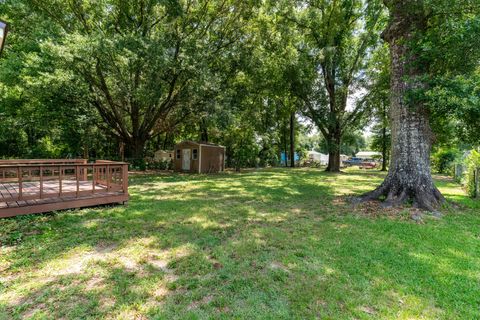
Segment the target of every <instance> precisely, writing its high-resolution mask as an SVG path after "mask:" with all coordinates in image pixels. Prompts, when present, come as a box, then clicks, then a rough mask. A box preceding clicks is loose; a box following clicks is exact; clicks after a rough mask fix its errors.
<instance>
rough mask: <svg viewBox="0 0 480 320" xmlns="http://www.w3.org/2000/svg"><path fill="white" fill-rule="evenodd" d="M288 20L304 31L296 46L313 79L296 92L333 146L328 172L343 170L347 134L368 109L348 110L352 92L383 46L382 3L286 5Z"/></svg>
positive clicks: (359, 105)
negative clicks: (372, 56)
mask: <svg viewBox="0 0 480 320" xmlns="http://www.w3.org/2000/svg"><path fill="white" fill-rule="evenodd" d="M283 4H284V6H283V8H284V9H283V10H284V11H283V13H282V14H283V16H284V18H285V19H286V21H288V23H290V24H291V25H292V26H293V27H295V28H297V29H298V30H299V33H300V34H301V37H299V42H298V44H297V49H298V52H299V54H300V55H302V56H304V61H305V64H304V66H306V65H308V66H309V68H310V71H309V72H308V75H309V76H310V81H309V82H305V88H304V89H303V90H297V92H295V94H296V95H298V97H299V98H301V99H302V100H303V101H304V105H305V111H304V115H305V116H307V117H309V118H310V119H311V120H312V121H313V122H314V123H315V124H316V126H317V127H318V129H319V131H320V132H321V133H322V134H323V136H324V137H325V140H326V141H327V144H328V153H329V164H328V167H327V171H332V172H338V171H340V146H341V140H342V137H343V135H344V134H345V133H346V132H347V131H348V130H351V129H353V127H355V125H357V124H358V121H359V120H360V119H361V118H362V116H363V113H364V111H365V110H364V109H363V108H362V107H363V106H365V105H362V104H358V105H356V106H354V107H353V108H349V107H348V101H349V98H350V97H351V93H352V90H354V89H355V90H357V91H358V89H359V87H360V86H361V85H362V81H363V75H362V70H364V68H365V67H366V61H367V60H368V57H369V54H370V53H371V51H372V50H374V48H375V47H376V46H377V44H378V43H379V37H378V34H379V32H376V31H377V30H380V28H381V25H382V23H381V21H382V13H383V8H382V6H381V3H380V2H379V1H368V2H365V1H361V0H358V1H351V0H348V1H347V0H345V1H327V0H324V1H293V2H291V1H286V2H284V3H283Z"/></svg>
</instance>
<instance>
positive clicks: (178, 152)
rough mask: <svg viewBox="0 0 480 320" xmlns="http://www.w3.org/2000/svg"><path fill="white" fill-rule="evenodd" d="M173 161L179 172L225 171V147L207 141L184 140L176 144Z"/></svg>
mask: <svg viewBox="0 0 480 320" xmlns="http://www.w3.org/2000/svg"><path fill="white" fill-rule="evenodd" d="M173 163H174V169H175V171H177V172H195V173H214V172H223V171H224V170H225V147H223V146H219V145H216V144H212V143H206V142H194V141H183V142H180V143H178V144H177V145H175V159H174V161H173Z"/></svg>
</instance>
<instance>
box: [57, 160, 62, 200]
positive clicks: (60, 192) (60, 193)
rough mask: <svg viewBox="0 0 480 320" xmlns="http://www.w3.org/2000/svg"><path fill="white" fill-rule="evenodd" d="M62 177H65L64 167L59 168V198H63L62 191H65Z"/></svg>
mask: <svg viewBox="0 0 480 320" xmlns="http://www.w3.org/2000/svg"><path fill="white" fill-rule="evenodd" d="M62 176H63V169H62V166H58V196H59V197H60V198H61V197H62V191H63V190H62V189H63V181H62Z"/></svg>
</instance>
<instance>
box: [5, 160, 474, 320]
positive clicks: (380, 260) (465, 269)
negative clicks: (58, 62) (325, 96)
mask: <svg viewBox="0 0 480 320" xmlns="http://www.w3.org/2000/svg"><path fill="white" fill-rule="evenodd" d="M382 176H383V174H382V173H377V172H369V173H359V172H356V171H355V172H347V173H346V174H342V175H339V176H335V175H329V174H326V173H324V172H321V171H320V170H293V171H291V170H286V169H282V170H267V171H258V172H248V173H242V174H240V175H238V174H225V175H221V174H220V175H213V176H206V175H172V176H162V177H135V178H134V179H133V180H134V181H132V182H133V183H132V187H131V194H132V198H131V201H130V204H129V206H128V207H126V208H124V207H115V208H98V209H86V210H80V211H73V212H65V213H60V214H58V215H53V216H43V217H41V216H36V217H28V218H15V219H11V220H10V221H11V224H13V226H9V227H8V228H7V226H6V225H7V223H3V222H2V223H3V224H2V225H0V227H3V228H4V229H3V230H17V231H20V232H23V231H24V232H25V233H29V232H31V231H36V232H37V233H33V234H28V235H24V237H23V239H22V240H21V241H20V242H18V243H16V244H15V242H12V243H11V244H10V245H9V246H8V249H5V251H4V252H2V255H3V258H2V260H1V261H2V265H0V267H1V266H3V268H2V269H0V270H2V272H4V273H7V274H8V276H9V277H10V279H9V280H7V281H2V283H3V286H2V287H0V289H1V290H2V291H3V292H4V293H3V296H2V293H0V304H1V306H0V314H2V313H3V314H6V315H8V318H20V317H21V316H25V315H29V314H30V315H32V314H33V313H32V312H34V311H35V310H36V311H38V312H40V313H42V312H43V314H44V315H46V316H48V317H51V318H59V317H67V318H75V317H76V318H85V317H104V316H110V317H126V318H131V317H133V316H146V317H152V318H161V319H162V318H165V319H174V318H179V319H183V318H244V319H253V318H258V319H266V318H271V319H274V318H275V319H292V318H298V319H301V318H315V317H327V318H328V317H330V318H335V319H342V318H343V319H350V318H352V317H356V318H392V319H394V318H397V317H399V315H402V316H405V317H421V316H423V317H424V318H427V319H430V318H431V319H436V318H445V319H453V318H459V319H460V318H462V317H463V318H465V317H466V318H468V317H470V316H474V315H475V313H474V312H475V306H476V303H477V306H478V298H476V297H477V296H478V295H477V294H478V293H479V292H478V289H479V288H478V281H477V282H475V279H476V277H478V271H475V270H479V269H480V268H479V267H480V266H479V259H478V256H476V255H474V254H473V253H474V252H477V251H478V250H477V249H478V239H475V236H476V235H475V230H474V227H470V226H468V225H467V223H468V221H477V222H478V219H476V220H475V218H472V217H471V215H469V214H464V215H463V216H462V218H461V219H463V220H461V221H458V220H455V217H453V216H452V217H450V216H448V217H446V218H445V219H444V220H441V221H432V222H431V223H429V224H427V225H416V224H413V223H409V222H403V221H396V220H389V219H374V220H372V219H368V218H365V217H361V216H357V215H351V214H348V213H349V210H350V209H349V207H348V206H344V205H338V204H335V203H334V202H333V200H334V199H335V195H336V194H337V195H338V194H345V193H351V192H352V190H354V191H353V192H361V191H366V190H368V188H371V187H373V186H375V184H377V183H379V182H380V180H381V177H382ZM365 189H366V190H365ZM79 259H80V262H79ZM82 259H83V260H82ZM62 263H63V265H62ZM59 264H60V266H59ZM65 264H67V267H65ZM68 265H70V266H72V268H73V267H74V266H76V268H77V269H75V268H73V272H69V270H68V269H69V267H68ZM79 265H80V266H79ZM72 268H70V269H72ZM477 279H478V278H477ZM42 281H43V282H42ZM87 287H88V288H89V289H87ZM452 287H455V290H453V289H452ZM15 297H16V298H17V300H15V299H13V300H9V299H7V298H15ZM75 301H76V302H77V303H73V302H75ZM40 313H39V315H40Z"/></svg>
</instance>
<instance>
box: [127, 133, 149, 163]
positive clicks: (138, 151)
mask: <svg viewBox="0 0 480 320" xmlns="http://www.w3.org/2000/svg"><path fill="white" fill-rule="evenodd" d="M146 143H147V139H141V138H137V139H132V140H131V141H129V143H128V144H127V150H128V152H129V154H128V155H129V157H131V158H133V159H136V160H140V159H143V157H144V155H145V154H144V152H145V144H146Z"/></svg>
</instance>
